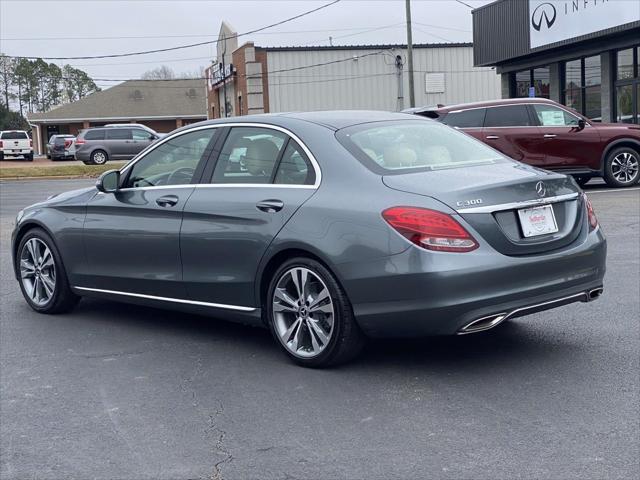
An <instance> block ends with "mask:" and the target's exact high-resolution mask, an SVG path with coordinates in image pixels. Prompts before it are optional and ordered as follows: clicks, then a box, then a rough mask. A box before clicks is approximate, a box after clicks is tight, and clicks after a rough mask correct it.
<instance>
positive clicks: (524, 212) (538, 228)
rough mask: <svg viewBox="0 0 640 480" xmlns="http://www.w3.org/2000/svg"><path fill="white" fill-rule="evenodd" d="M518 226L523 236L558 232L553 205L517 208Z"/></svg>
mask: <svg viewBox="0 0 640 480" xmlns="http://www.w3.org/2000/svg"><path fill="white" fill-rule="evenodd" d="M518 219H519V220H520V228H521V229H522V234H523V235H524V237H525V238H531V237H539V236H542V235H550V234H552V233H557V232H558V222H557V221H556V216H555V213H554V211H553V205H550V204H546V205H536V206H535V207H529V208H521V209H520V210H518Z"/></svg>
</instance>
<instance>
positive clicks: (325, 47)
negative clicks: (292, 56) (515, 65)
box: [256, 42, 473, 52]
mask: <svg viewBox="0 0 640 480" xmlns="http://www.w3.org/2000/svg"><path fill="white" fill-rule="evenodd" d="M459 47H473V43H468V42H448V43H414V44H413V48H414V49H421V48H459ZM256 48H261V49H263V50H266V51H267V52H289V51H313V50H394V49H396V50H397V49H403V48H407V45H406V44H402V43H395V44H394V43H389V44H378V45H319V46H299V47H260V46H257V45H256Z"/></svg>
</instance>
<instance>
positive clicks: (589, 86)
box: [472, 0, 640, 123]
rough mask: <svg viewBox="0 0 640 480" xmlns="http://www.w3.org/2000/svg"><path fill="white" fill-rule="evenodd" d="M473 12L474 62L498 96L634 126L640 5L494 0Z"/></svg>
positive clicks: (639, 82) (638, 117)
mask: <svg viewBox="0 0 640 480" xmlns="http://www.w3.org/2000/svg"><path fill="white" fill-rule="evenodd" d="M472 14H473V55H474V65H475V66H477V67H495V69H496V72H497V73H498V74H499V75H500V78H501V94H502V97H503V98H513V97H528V96H536V97H546V98H550V99H551V100H555V101H557V102H560V103H563V104H565V105H567V106H569V107H572V108H574V109H576V110H577V111H579V112H580V113H582V114H583V115H585V116H587V117H589V118H591V119H593V120H595V121H603V122H626V123H640V66H639V62H640V1H639V0H517V1H516V0H498V1H496V2H493V3H490V4H487V5H485V6H483V7H480V8H477V9H475V10H473V12H472Z"/></svg>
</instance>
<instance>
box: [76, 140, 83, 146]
mask: <svg viewBox="0 0 640 480" xmlns="http://www.w3.org/2000/svg"><path fill="white" fill-rule="evenodd" d="M76 145H84V138H76Z"/></svg>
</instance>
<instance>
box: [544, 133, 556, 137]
mask: <svg viewBox="0 0 640 480" xmlns="http://www.w3.org/2000/svg"><path fill="white" fill-rule="evenodd" d="M556 137H557V135H556V134H555V133H545V134H544V138H556Z"/></svg>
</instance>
